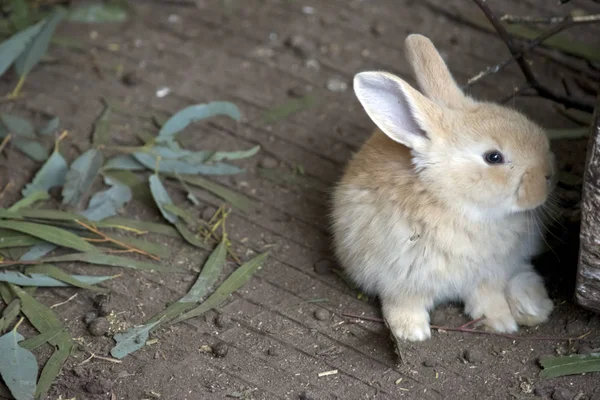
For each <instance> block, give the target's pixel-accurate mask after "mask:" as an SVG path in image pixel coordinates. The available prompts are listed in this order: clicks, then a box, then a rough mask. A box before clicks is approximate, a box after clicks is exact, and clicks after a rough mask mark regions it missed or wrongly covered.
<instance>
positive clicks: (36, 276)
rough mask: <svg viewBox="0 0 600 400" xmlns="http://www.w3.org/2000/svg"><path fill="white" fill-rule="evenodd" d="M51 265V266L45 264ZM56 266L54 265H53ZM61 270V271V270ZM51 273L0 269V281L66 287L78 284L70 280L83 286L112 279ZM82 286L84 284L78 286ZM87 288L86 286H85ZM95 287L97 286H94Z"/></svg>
mask: <svg viewBox="0 0 600 400" xmlns="http://www.w3.org/2000/svg"><path fill="white" fill-rule="evenodd" d="M45 267H52V266H45ZM53 268H56V267H53ZM35 270H36V269H35V268H34V269H28V271H35ZM61 272H62V271H61ZM52 274H53V273H52V272H50V273H34V272H31V273H27V274H22V273H20V272H19V271H0V282H8V283H12V284H14V285H18V286H35V287H68V286H78V285H74V284H71V282H77V283H80V284H83V285H85V286H89V285H94V284H96V283H100V282H104V281H106V280H108V279H112V278H113V277H112V276H85V275H72V276H71V275H60V276H61V278H62V279H60V278H59V277H58V276H54V277H52V276H51V275H52ZM79 287H84V286H79ZM85 288H86V289H88V287H85ZM95 289H97V288H95Z"/></svg>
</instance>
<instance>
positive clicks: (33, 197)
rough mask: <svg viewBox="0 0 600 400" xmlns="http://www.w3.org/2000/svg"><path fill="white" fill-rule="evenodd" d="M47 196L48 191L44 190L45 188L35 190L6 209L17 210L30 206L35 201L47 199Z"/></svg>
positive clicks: (48, 196)
mask: <svg viewBox="0 0 600 400" xmlns="http://www.w3.org/2000/svg"><path fill="white" fill-rule="evenodd" d="M49 198H50V195H49V194H48V192H46V191H45V190H37V191H35V192H31V193H29V194H28V195H27V196H25V197H24V198H22V199H21V200H19V201H17V202H16V203H15V204H13V205H12V206H10V208H9V209H8V211H10V212H15V211H19V210H20V209H22V208H27V207H31V206H32V205H33V204H35V203H37V202H38V201H44V200H48V199H49Z"/></svg>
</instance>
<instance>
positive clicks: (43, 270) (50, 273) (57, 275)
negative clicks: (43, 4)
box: [25, 264, 113, 293]
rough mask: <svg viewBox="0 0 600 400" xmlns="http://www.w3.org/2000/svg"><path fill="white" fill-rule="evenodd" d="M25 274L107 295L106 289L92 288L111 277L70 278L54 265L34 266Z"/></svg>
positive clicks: (70, 276)
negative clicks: (51, 279) (40, 276)
mask: <svg viewBox="0 0 600 400" xmlns="http://www.w3.org/2000/svg"><path fill="white" fill-rule="evenodd" d="M25 273H26V274H27V275H29V276H32V277H33V276H35V275H43V276H47V277H49V278H53V279H54V280H57V281H60V282H64V283H66V284H68V285H71V286H75V287H78V288H81V289H87V290H91V291H93V292H101V293H107V292H108V291H109V290H108V289H106V288H101V287H98V286H94V284H95V283H100V282H104V281H106V280H109V279H112V278H113V277H112V276H72V275H69V274H67V273H66V272H65V271H63V270H62V269H60V268H57V267H55V266H54V265H44V264H40V265H35V266H32V267H29V268H27V269H26V270H25ZM32 286H40V285H32Z"/></svg>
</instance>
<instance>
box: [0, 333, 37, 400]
mask: <svg viewBox="0 0 600 400" xmlns="http://www.w3.org/2000/svg"><path fill="white" fill-rule="evenodd" d="M23 339H24V338H23V335H21V334H20V333H19V332H17V331H16V330H12V331H10V332H8V333H7V334H6V335H4V336H2V337H0V354H2V362H1V363H0V375H1V376H2V380H3V381H4V383H5V384H6V386H7V387H8V389H9V390H10V392H11V393H12V395H13V396H14V397H15V399H17V400H33V398H34V395H35V389H36V384H35V382H36V379H37V374H38V364H37V360H36V359H35V356H34V355H33V354H32V353H31V352H30V351H29V350H26V349H24V348H22V347H21V346H19V344H18V343H19V342H20V341H22V340H23Z"/></svg>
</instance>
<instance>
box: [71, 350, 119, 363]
mask: <svg viewBox="0 0 600 400" xmlns="http://www.w3.org/2000/svg"><path fill="white" fill-rule="evenodd" d="M86 351H87V352H88V353H90V356H89V357H88V358H86V359H85V360H83V361H82V362H80V363H79V365H83V364H87V363H88V362H90V361H92V360H93V359H94V358H97V359H98V360H103V361H108V362H111V363H115V364H122V363H123V361H121V360H117V359H116V358H110V357H103V356H98V355H96V354H94V353H92V352H91V351H89V350H86Z"/></svg>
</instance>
